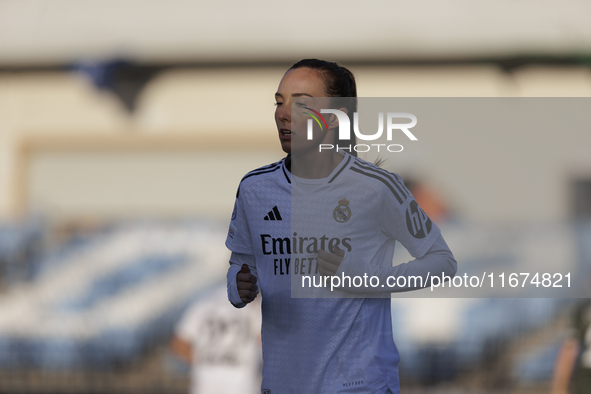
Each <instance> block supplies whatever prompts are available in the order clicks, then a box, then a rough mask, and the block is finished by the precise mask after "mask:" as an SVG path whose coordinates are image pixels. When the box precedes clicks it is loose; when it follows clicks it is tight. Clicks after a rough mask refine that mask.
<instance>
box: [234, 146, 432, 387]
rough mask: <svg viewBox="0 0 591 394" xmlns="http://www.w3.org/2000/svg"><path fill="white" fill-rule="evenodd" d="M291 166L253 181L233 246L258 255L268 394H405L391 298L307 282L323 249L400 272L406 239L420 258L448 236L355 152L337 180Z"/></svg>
mask: <svg viewBox="0 0 591 394" xmlns="http://www.w3.org/2000/svg"><path fill="white" fill-rule="evenodd" d="M285 161H286V160H285V159H283V160H281V161H279V162H277V163H275V164H272V165H270V166H266V167H262V168H259V169H258V170H255V171H252V172H250V173H248V174H247V175H246V176H245V177H244V178H243V180H242V182H241V184H240V186H239V189H238V193H237V196H236V204H235V208H234V212H233V214H232V220H231V223H230V229H229V232H228V237H227V240H226V245H227V247H228V248H229V249H230V250H231V251H233V252H235V253H241V254H249V255H253V256H254V257H255V258H254V261H255V264H256V267H254V268H255V269H254V270H252V271H253V273H255V274H256V275H257V277H258V286H259V288H260V291H261V293H262V295H263V300H262V318H263V323H262V341H263V382H262V392H263V393H265V394H277V393H281V394H283V393H352V392H355V393H382V392H388V389H389V390H391V391H392V392H393V393H397V392H399V388H398V386H399V382H398V362H399V355H398V350H397V349H396V346H395V344H394V341H393V338H392V322H391V313H390V298H343V297H339V298H337V297H332V298H317V296H318V293H317V292H316V290H317V289H316V290H315V289H309V288H304V287H302V280H301V279H302V278H303V277H304V276H306V275H314V274H316V273H317V272H318V271H317V264H316V257H317V253H318V250H320V249H324V250H327V251H333V248H334V247H335V246H338V247H339V248H341V249H342V250H344V251H345V253H346V257H345V258H346V259H347V260H349V262H350V261H351V260H354V261H364V262H366V263H370V264H381V265H390V266H391V265H392V257H393V254H394V245H395V241H396V240H398V241H400V242H401V243H402V244H403V245H404V246H405V247H406V248H407V249H408V250H409V252H410V253H411V254H412V255H413V256H414V257H416V258H420V257H422V256H423V255H424V254H425V253H426V252H427V251H428V250H429V248H430V247H431V245H432V244H433V243H434V241H435V240H436V239H437V238H438V237H439V229H438V228H437V227H436V226H435V224H434V223H432V222H431V220H429V218H428V217H427V216H426V215H425V214H424V212H423V211H422V210H421V209H420V207H418V205H417V204H416V202H415V200H414V198H413V197H412V195H411V193H410V192H409V191H408V189H407V188H406V187H405V186H404V184H403V182H402V179H401V178H400V177H399V176H398V175H396V174H392V173H389V172H387V171H385V170H383V169H381V168H379V167H377V166H375V165H373V164H370V163H368V162H365V161H363V160H361V159H359V158H355V157H353V156H351V155H349V154H345V156H344V159H343V160H342V161H341V163H340V164H339V165H338V166H337V168H335V169H334V171H333V172H332V173H331V174H330V175H329V176H328V177H326V178H323V179H301V178H297V177H294V176H292V175H291V173H290V172H289V171H288V169H287V167H286V163H285ZM323 291H324V292H325V293H324V295H325V296H326V295H328V296H331V295H334V294H328V293H326V292H327V291H328V290H326V289H323Z"/></svg>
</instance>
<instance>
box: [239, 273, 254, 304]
mask: <svg viewBox="0 0 591 394" xmlns="http://www.w3.org/2000/svg"><path fill="white" fill-rule="evenodd" d="M256 283H257V277H256V276H254V275H253V274H251V273H250V268H248V265H246V264H242V267H240V271H238V273H237V274H236V286H237V287H238V294H239V295H240V299H241V300H242V302H244V303H245V304H248V303H249V302H252V301H253V300H254V299H255V298H256V296H257V290H258V287H257V285H256Z"/></svg>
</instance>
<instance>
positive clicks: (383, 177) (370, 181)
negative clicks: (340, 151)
mask: <svg viewBox="0 0 591 394" xmlns="http://www.w3.org/2000/svg"><path fill="white" fill-rule="evenodd" d="M350 169H351V172H352V174H355V175H354V176H356V177H357V178H358V179H359V180H360V181H362V182H364V183H365V184H367V185H369V186H370V187H372V189H374V190H376V191H377V192H379V193H380V194H382V193H385V194H386V195H388V196H393V197H394V198H395V199H396V200H397V201H398V202H399V203H400V204H403V203H404V202H405V201H406V200H407V199H409V198H411V199H412V195H411V193H410V191H409V190H408V189H407V188H406V186H404V181H403V180H402V177H401V176H400V175H398V174H396V173H393V172H389V171H387V170H385V169H383V168H381V167H378V166H377V165H375V164H373V163H370V162H367V161H365V160H362V159H360V158H358V157H357V158H355V160H354V161H353V163H352V164H351V167H350Z"/></svg>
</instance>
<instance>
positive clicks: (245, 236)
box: [226, 188, 254, 254]
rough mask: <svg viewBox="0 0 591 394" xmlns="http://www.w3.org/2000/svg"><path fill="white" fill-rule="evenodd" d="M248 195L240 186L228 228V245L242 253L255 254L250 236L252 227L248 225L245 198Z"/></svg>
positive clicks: (232, 249)
mask: <svg viewBox="0 0 591 394" xmlns="http://www.w3.org/2000/svg"><path fill="white" fill-rule="evenodd" d="M246 199H247V196H246V195H245V193H244V192H243V191H242V192H241V190H240V188H238V193H236V201H235V202H234V210H233V211H232V218H231V220H230V227H229V228H228V236H227V237H226V247H227V248H228V249H230V250H231V251H232V252H236V253H242V254H254V253H253V249H252V240H251V238H250V229H249V227H248V219H247V211H246V206H247V204H246V203H245V200H246Z"/></svg>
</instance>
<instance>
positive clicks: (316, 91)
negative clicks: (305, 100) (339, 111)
mask: <svg viewBox="0 0 591 394" xmlns="http://www.w3.org/2000/svg"><path fill="white" fill-rule="evenodd" d="M277 93H280V94H281V95H283V96H286V95H289V96H291V95H294V94H296V95H297V94H308V95H310V96H312V97H324V96H326V92H325V89H324V81H323V79H322V74H321V71H317V70H312V69H310V68H305V67H304V68H296V69H292V70H289V71H288V72H286V73H285V75H284V76H283V78H282V79H281V82H280V83H279V88H278V89H277Z"/></svg>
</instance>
